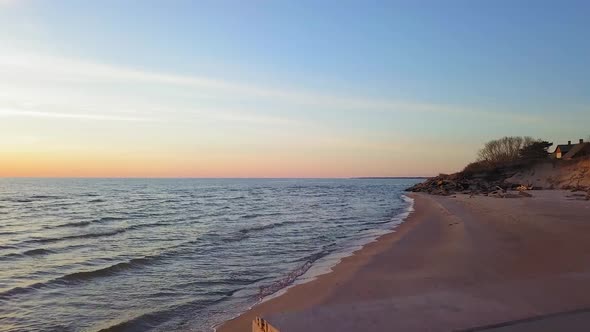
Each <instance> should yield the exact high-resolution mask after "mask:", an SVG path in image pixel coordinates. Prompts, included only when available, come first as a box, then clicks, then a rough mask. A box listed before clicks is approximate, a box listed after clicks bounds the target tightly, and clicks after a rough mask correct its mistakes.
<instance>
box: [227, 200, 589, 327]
mask: <svg viewBox="0 0 590 332" xmlns="http://www.w3.org/2000/svg"><path fill="white" fill-rule="evenodd" d="M532 194H533V195H534V197H532V198H518V199H516V198H515V199H499V198H491V197H484V196H475V197H469V196H467V195H456V196H448V197H442V196H430V195H426V194H412V197H414V198H415V212H414V213H412V214H411V215H410V217H409V218H408V219H407V220H406V221H405V222H404V223H403V224H402V225H401V226H399V227H398V228H397V229H396V231H395V232H393V233H390V234H387V235H384V236H382V237H380V238H379V239H378V240H377V241H375V242H372V243H370V244H368V245H366V246H365V247H364V248H363V249H361V250H359V251H357V252H356V253H355V254H354V255H352V256H350V257H347V258H345V259H343V260H342V262H340V263H339V264H338V265H337V266H335V267H334V269H333V272H331V273H328V274H325V275H322V276H320V277H319V278H317V279H316V280H314V281H312V282H309V283H306V284H302V285H297V286H295V287H292V288H291V289H289V290H288V291H287V292H286V293H285V294H284V295H281V296H279V297H276V298H273V299H271V300H269V301H266V302H263V303H261V304H259V305H257V306H255V307H254V308H252V309H251V310H250V311H248V312H246V313H244V314H242V315H241V316H239V317H237V318H235V319H233V320H231V321H229V322H226V323H225V324H223V325H222V326H220V327H219V328H218V329H217V330H218V331H220V332H227V331H250V329H251V321H252V320H253V319H254V317H256V316H261V317H264V318H265V319H267V320H268V321H269V322H270V323H271V324H272V325H274V326H275V327H277V328H279V329H280V330H281V331H367V330H374V331H455V330H493V331H513V330H511V329H510V328H511V327H515V326H516V327H520V328H518V329H514V331H516V330H519V331H525V330H526V331H528V330H531V331H533V330H535V331H537V330H539V327H540V326H541V327H542V326H550V325H551V324H557V325H555V326H561V327H564V326H565V325H563V324H570V325H571V326H568V328H567V330H569V331H576V328H581V327H583V326H588V325H586V324H588V322H590V320H588V316H590V314H588V312H586V309H588V308H590V264H588V262H590V241H589V240H590V202H589V201H583V200H578V199H575V197H571V193H569V192H565V191H533V192H532ZM568 315H569V316H568ZM572 315H574V316H575V317H574V316H572ZM537 318H541V319H537ZM559 319H562V321H561V322H560V321H559ZM522 320H524V321H522ZM534 324H537V325H534ZM539 324H540V325H539ZM535 326H536V328H535ZM580 331H581V329H580Z"/></svg>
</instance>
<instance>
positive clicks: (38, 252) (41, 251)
mask: <svg viewBox="0 0 590 332" xmlns="http://www.w3.org/2000/svg"><path fill="white" fill-rule="evenodd" d="M53 253H55V251H53V250H50V249H44V248H37V249H31V250H27V251H25V252H23V253H22V254H23V255H25V256H40V255H48V254H53Z"/></svg>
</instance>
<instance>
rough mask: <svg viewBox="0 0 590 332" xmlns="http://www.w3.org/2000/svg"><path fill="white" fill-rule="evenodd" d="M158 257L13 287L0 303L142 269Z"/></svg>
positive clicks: (146, 257)
mask: <svg viewBox="0 0 590 332" xmlns="http://www.w3.org/2000/svg"><path fill="white" fill-rule="evenodd" d="M158 258H159V256H151V257H150V256H145V257H141V258H134V259H131V260H129V261H126V262H120V263H116V264H113V265H109V266H107V267H103V268H100V269H96V270H91V271H81V272H74V273H70V274H66V275H63V276H61V277H58V278H55V279H51V280H47V281H43V282H36V283H34V284H30V285H27V286H24V287H14V288H11V289H9V290H6V291H4V292H1V293H0V301H1V300H9V299H11V298H12V297H14V296H17V295H21V294H27V293H30V292H32V291H34V290H38V289H41V288H46V287H51V286H59V285H68V286H69V285H73V284H78V283H83V282H86V281H89V280H93V279H96V278H102V277H108V276H112V275H114V274H116V273H119V272H121V271H125V270H130V269H134V268H138V267H143V266H145V265H147V264H149V263H150V262H152V261H154V260H156V259H158Z"/></svg>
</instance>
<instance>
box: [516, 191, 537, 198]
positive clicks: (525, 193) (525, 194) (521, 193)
mask: <svg viewBox="0 0 590 332" xmlns="http://www.w3.org/2000/svg"><path fill="white" fill-rule="evenodd" d="M518 194H519V195H520V196H522V197H533V195H531V194H529V193H527V192H526V191H519V192H518Z"/></svg>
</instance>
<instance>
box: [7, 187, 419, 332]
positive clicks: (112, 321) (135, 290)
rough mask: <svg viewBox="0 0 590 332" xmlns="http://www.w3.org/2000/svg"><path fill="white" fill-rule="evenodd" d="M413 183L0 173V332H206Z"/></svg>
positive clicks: (395, 212)
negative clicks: (10, 176)
mask: <svg viewBox="0 0 590 332" xmlns="http://www.w3.org/2000/svg"><path fill="white" fill-rule="evenodd" d="M415 182H416V181H415V180H356V179H351V180H297V179H293V180H285V179H276V180H271V179H268V180H267V179H264V180H237V179H218V180H209V179H207V180H205V179H151V180H144V179H0V331H101V330H104V331H211V326H213V325H214V324H217V323H219V322H222V321H224V320H226V319H228V318H231V317H232V316H234V315H236V314H238V313H240V312H242V311H244V310H246V309H247V308H248V307H250V306H251V305H253V304H255V303H256V302H257V301H258V300H259V299H260V298H261V297H263V296H267V295H270V294H272V293H273V292H275V291H277V290H279V289H281V288H283V287H285V286H286V285H288V284H290V283H291V282H293V281H294V280H295V279H296V278H297V277H299V278H298V279H297V281H300V280H302V279H305V278H310V277H312V276H313V275H312V274H313V273H318V272H321V270H322V269H323V270H325V269H326V268H327V267H329V266H330V265H333V264H334V262H335V261H336V260H337V259H336V258H337V257H340V256H342V255H346V254H348V253H350V252H351V251H353V250H354V249H355V248H357V247H358V246H359V245H361V244H363V243H366V242H367V241H370V240H371V239H372V238H374V237H375V236H377V235H379V234H382V233H384V232H385V231H386V230H389V229H391V228H392V227H393V226H394V225H395V224H398V223H399V222H400V217H399V216H400V214H401V213H403V212H404V210H405V209H407V207H408V205H409V203H408V202H407V201H404V199H403V196H402V195H403V194H402V190H403V189H404V188H406V187H408V186H409V185H411V184H413V183H415ZM310 268H311V270H310ZM312 271H313V272H312ZM304 273H305V274H304ZM302 274H303V275H302Z"/></svg>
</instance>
